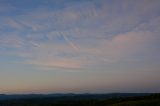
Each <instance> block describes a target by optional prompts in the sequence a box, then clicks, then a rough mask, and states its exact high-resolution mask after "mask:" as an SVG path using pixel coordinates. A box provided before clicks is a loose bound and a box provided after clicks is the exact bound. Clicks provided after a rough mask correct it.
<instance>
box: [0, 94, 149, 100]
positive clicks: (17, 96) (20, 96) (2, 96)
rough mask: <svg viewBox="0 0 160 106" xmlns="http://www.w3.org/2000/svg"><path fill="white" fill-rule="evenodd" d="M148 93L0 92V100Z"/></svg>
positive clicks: (105, 96)
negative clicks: (10, 93)
mask: <svg viewBox="0 0 160 106" xmlns="http://www.w3.org/2000/svg"><path fill="white" fill-rule="evenodd" d="M145 95H150V93H109V94H89V93H85V94H74V93H67V94H63V93H56V94H14V95H6V94H0V100H9V99H27V98H28V99H29V98H46V97H56V98H57V97H67V98H72V97H76V98H83V99H85V98H86V99H87V98H90V99H98V98H99V99H103V98H105V99H106V98H115V97H133V96H145Z"/></svg>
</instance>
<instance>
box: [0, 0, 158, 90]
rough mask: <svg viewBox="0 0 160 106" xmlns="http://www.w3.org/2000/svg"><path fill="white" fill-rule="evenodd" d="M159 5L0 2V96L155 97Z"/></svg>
mask: <svg viewBox="0 0 160 106" xmlns="http://www.w3.org/2000/svg"><path fill="white" fill-rule="evenodd" d="M159 7H160V1H159V0H0V93H51V92H52V93H54V92H55V93H58V92H62V93H68V92H75V93H86V92H87V93H104V92H105V93H109V92H160V89H159V88H160V85H159V84H158V83H159V80H160V77H159V76H160V42H159V41H160V35H159V33H160V8H159Z"/></svg>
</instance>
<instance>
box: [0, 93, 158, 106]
mask: <svg viewBox="0 0 160 106" xmlns="http://www.w3.org/2000/svg"><path fill="white" fill-rule="evenodd" d="M101 96H102V97H103V98H102V97H101ZM101 96H100V95H97V97H96V95H75V96H74V95H72V96H61V97H39V98H28V99H27V98H25V99H10V100H1V101H0V106H160V94H151V95H147V96H134V97H133V96H132V97H129V96H123V97H120V96H115V97H110V98H107V97H106V98H105V97H104V96H105V95H101Z"/></svg>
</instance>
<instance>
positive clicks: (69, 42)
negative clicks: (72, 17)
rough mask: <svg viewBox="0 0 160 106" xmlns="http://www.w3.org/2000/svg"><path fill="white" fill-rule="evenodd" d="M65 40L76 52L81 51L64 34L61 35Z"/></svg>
mask: <svg viewBox="0 0 160 106" xmlns="http://www.w3.org/2000/svg"><path fill="white" fill-rule="evenodd" d="M61 35H62V36H63V38H64V40H65V41H66V42H67V43H68V44H69V45H70V46H71V47H72V48H73V49H74V50H75V51H79V48H78V47H77V46H76V45H75V44H74V43H73V42H71V41H70V40H69V39H68V38H67V37H66V36H65V35H64V34H61Z"/></svg>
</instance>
